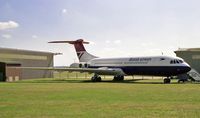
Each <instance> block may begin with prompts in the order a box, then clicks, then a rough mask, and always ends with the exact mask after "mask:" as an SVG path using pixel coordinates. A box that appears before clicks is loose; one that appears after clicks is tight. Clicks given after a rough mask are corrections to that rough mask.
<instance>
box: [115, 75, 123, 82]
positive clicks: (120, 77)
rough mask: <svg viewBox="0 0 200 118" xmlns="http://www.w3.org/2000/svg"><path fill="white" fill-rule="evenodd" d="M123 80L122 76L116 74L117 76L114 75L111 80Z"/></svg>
mask: <svg viewBox="0 0 200 118" xmlns="http://www.w3.org/2000/svg"><path fill="white" fill-rule="evenodd" d="M123 80H124V76H121V75H118V76H114V78H113V81H123Z"/></svg>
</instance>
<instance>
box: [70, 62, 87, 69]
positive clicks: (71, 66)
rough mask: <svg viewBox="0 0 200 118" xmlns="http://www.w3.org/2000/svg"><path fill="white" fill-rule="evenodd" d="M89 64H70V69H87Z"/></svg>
mask: <svg viewBox="0 0 200 118" xmlns="http://www.w3.org/2000/svg"><path fill="white" fill-rule="evenodd" d="M88 66H89V64H87V63H72V64H71V65H70V68H88Z"/></svg>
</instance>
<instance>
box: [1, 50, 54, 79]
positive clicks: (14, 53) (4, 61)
mask: <svg viewBox="0 0 200 118" xmlns="http://www.w3.org/2000/svg"><path fill="white" fill-rule="evenodd" d="M53 56H54V53H51V52H40V51H31V50H22V49H10V48H0V81H16V80H19V79H31V78H47V77H52V76H53V73H52V72H51V71H47V70H30V69H18V68H9V67H50V66H53Z"/></svg>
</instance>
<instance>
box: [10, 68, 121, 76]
mask: <svg viewBox="0 0 200 118" xmlns="http://www.w3.org/2000/svg"><path fill="white" fill-rule="evenodd" d="M9 68H16V69H17V68H18V69H30V70H49V71H59V72H62V71H67V72H88V73H96V74H99V75H117V74H124V73H123V71H122V70H121V69H119V68H107V67H102V68H70V67H66V68H57V67H9Z"/></svg>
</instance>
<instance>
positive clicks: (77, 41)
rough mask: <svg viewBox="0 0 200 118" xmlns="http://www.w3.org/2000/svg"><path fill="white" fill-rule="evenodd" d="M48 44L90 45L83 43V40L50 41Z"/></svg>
mask: <svg viewBox="0 0 200 118" xmlns="http://www.w3.org/2000/svg"><path fill="white" fill-rule="evenodd" d="M48 43H69V44H77V43H81V44H89V42H86V41H83V39H78V40H76V41H50V42H48Z"/></svg>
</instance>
